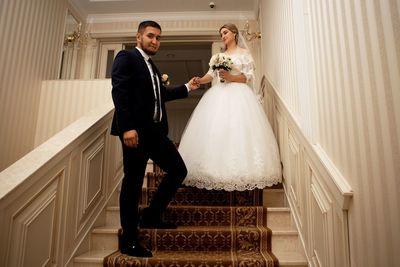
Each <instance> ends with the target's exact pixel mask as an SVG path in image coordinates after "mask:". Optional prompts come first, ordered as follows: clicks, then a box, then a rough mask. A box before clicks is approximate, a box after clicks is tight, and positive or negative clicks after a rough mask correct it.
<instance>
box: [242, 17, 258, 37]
mask: <svg viewBox="0 0 400 267" xmlns="http://www.w3.org/2000/svg"><path fill="white" fill-rule="evenodd" d="M242 34H243V37H244V38H245V39H246V40H247V41H251V40H253V39H261V32H250V25H249V21H248V20H247V21H246V24H245V25H244V30H243V31H242Z"/></svg>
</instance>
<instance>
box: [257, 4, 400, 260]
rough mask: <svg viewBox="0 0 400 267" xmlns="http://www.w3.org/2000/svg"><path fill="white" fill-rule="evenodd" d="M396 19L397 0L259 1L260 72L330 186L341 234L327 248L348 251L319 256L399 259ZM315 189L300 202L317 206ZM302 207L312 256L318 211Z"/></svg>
mask: <svg viewBox="0 0 400 267" xmlns="http://www.w3.org/2000/svg"><path fill="white" fill-rule="evenodd" d="M399 25H400V3H399V1H392V0H382V1H372V0H367V1H359V0H349V1H320V0H304V1H297V0H266V1H260V27H261V32H262V36H263V38H262V43H261V50H262V52H263V53H262V59H263V60H262V61H263V62H262V65H263V66H264V69H263V71H264V73H263V74H264V75H265V76H266V78H267V80H268V81H269V83H270V84H271V86H272V88H273V91H274V92H275V96H274V97H275V101H277V102H278V104H277V106H278V110H279V111H278V112H279V113H276V116H279V117H278V119H279V121H282V122H285V121H287V122H288V126H287V127H288V131H291V134H293V135H294V136H296V138H297V140H298V141H299V144H300V151H302V150H303V149H304V155H303V156H304V158H303V156H302V154H301V153H300V161H301V164H300V165H301V166H304V169H305V170H307V164H309V165H311V167H312V172H313V175H314V176H313V177H316V178H315V179H316V180H318V181H319V182H320V184H321V185H323V187H324V188H326V190H327V192H329V195H330V197H331V199H332V201H333V202H332V206H333V210H334V212H333V214H335V215H334V216H333V217H332V218H335V216H338V218H336V219H332V220H333V222H330V223H332V224H334V227H333V229H336V230H337V231H338V232H341V233H342V234H343V235H342V236H341V237H340V238H339V240H338V241H337V242H338V243H336V239H334V240H329V242H334V243H332V244H329V249H330V252H329V253H331V252H332V251H334V252H333V253H334V254H335V257H334V258H337V257H341V258H340V260H342V261H341V262H332V261H331V260H326V259H325V256H326V255H330V254H327V253H328V251H324V252H322V251H323V249H324V248H318V249H319V253H320V255H319V256H320V258H319V260H320V261H317V260H316V261H315V264H317V262H318V264H322V265H324V264H325V265H326V264H328V265H329V266H357V267H358V266H362V267H370V266H371V267H375V266H400V253H398V251H399V249H400V238H398V237H399V236H400V228H399V227H398V226H399V225H400V184H399V179H398V174H399V173H400V105H399V103H400V42H399V41H398V40H400V27H399ZM279 129H285V127H284V126H283V127H282V126H281V125H279ZM279 139H281V140H280V147H281V151H282V150H283V151H282V156H283V162H284V175H285V182H286V181H293V178H291V177H290V178H289V177H286V176H287V175H290V174H291V173H293V172H292V170H290V171H288V170H285V168H289V166H291V165H290V164H291V163H290V162H288V160H289V157H287V155H288V154H287V153H288V152H287V151H286V150H288V151H290V148H289V147H288V144H287V143H281V141H282V140H283V141H285V140H287V139H286V138H285V137H284V138H279ZM282 147H283V148H282ZM289 154H290V153H289ZM300 171H302V170H300ZM316 172H317V174H316ZM300 179H304V180H305V179H308V178H307V175H305V174H304V173H302V174H301V178H300ZM286 186H288V187H287V188H288V189H289V188H290V187H289V186H291V184H286ZM296 186H298V184H297V185H296ZM302 187H303V186H302ZM309 190H310V184H309V182H307V181H306V182H305V183H304V188H301V189H300V191H301V195H302V194H305V195H306V197H305V198H304V200H302V201H303V202H305V203H302V204H300V207H301V206H303V207H306V208H309V209H310V208H311V202H310V201H311V198H310V194H311V193H310V192H309ZM351 195H352V198H350V196H351ZM292 205H293V206H294V208H296V205H295V203H292ZM294 214H296V213H294ZM300 216H301V217H299V218H297V220H298V221H303V222H304V223H305V227H306V228H305V229H304V231H303V230H301V231H300V232H301V235H302V236H303V241H304V242H305V247H306V249H307V255H308V257H309V260H310V264H313V263H312V261H311V257H312V255H314V252H313V251H312V250H311V249H312V248H311V247H310V244H312V243H313V240H312V238H313V236H312V233H313V229H314V228H312V226H311V225H310V223H309V222H311V221H312V218H311V217H310V216H309V215H308V214H304V215H303V214H301V215H300ZM307 229H308V230H307ZM315 230H316V229H315ZM346 232H347V233H346ZM310 238H311V239H310ZM320 245H321V246H322V245H323V244H320ZM341 248H344V250H342V249H341ZM317 251H318V250H317ZM315 259H317V258H315ZM332 264H339V265H332Z"/></svg>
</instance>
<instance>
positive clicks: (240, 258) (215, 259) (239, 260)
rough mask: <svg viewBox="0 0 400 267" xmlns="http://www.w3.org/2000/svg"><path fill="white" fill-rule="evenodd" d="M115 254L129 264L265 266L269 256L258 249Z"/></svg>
mask: <svg viewBox="0 0 400 267" xmlns="http://www.w3.org/2000/svg"><path fill="white" fill-rule="evenodd" d="M115 256H116V257H117V258H118V259H119V262H124V264H127V266H234V265H235V266H265V258H264V257H266V258H269V257H268V255H267V254H265V253H260V252H258V251H251V252H248V251H246V252H240V251H238V252H231V251H154V252H153V257H152V258H136V257H129V256H126V255H123V254H119V252H116V255H115ZM114 260H115V258H114Z"/></svg>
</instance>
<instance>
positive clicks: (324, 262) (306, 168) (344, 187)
mask: <svg viewBox="0 0 400 267" xmlns="http://www.w3.org/2000/svg"><path fill="white" fill-rule="evenodd" d="M266 82H267V83H268V84H269V85H267V86H266V88H268V89H267V92H266V95H267V96H269V97H272V98H273V99H272V100H271V99H266V101H267V103H275V106H274V107H275V108H276V110H275V111H274V112H273V114H275V119H276V121H277V122H278V123H277V124H276V126H277V127H278V128H279V135H278V142H279V147H280V151H281V160H282V163H283V174H284V187H285V192H286V194H287V195H288V200H289V205H290V207H291V209H292V211H293V212H292V214H293V216H294V220H295V223H296V226H297V228H298V229H299V232H300V235H301V240H302V242H303V245H304V247H305V250H306V253H307V256H308V259H309V263H310V265H311V266H321V267H322V266H339V265H335V264H336V263H338V262H340V263H341V264H344V265H340V266H350V265H349V262H350V261H349V257H350V254H349V246H348V240H349V239H348V221H347V212H348V209H349V208H350V206H349V204H350V203H351V198H352V196H353V191H352V188H351V187H350V185H349V184H348V182H347V181H346V179H345V178H344V177H343V176H342V175H341V174H340V172H338V170H337V169H336V168H334V166H333V163H332V161H331V160H330V159H329V158H327V157H323V156H321V155H322V152H321V151H319V150H318V148H317V146H316V145H313V144H311V143H310V142H309V140H308V139H307V138H306V136H305V135H304V134H303V133H302V130H301V126H300V124H299V123H298V121H297V120H296V118H295V117H293V116H292V114H291V113H290V112H289V109H288V106H287V103H285V102H284V101H283V99H282V97H281V96H280V94H279V93H278V92H277V90H275V88H274V87H273V85H272V84H270V83H269V81H268V80H267V81H266ZM333 233H336V234H335V235H333ZM337 256H340V257H341V258H340V260H337V259H335V258H336V257H337Z"/></svg>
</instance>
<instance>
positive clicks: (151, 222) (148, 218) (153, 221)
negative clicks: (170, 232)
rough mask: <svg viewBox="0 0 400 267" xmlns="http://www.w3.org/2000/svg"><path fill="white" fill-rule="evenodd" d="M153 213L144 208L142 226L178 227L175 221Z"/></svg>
mask: <svg viewBox="0 0 400 267" xmlns="http://www.w3.org/2000/svg"><path fill="white" fill-rule="evenodd" d="M150 214H151V213H150V212H149V210H148V209H147V208H146V209H144V210H143V215H142V220H141V221H140V228H146V229H176V225H175V224H174V223H170V222H166V221H163V220H161V218H160V217H159V216H154V215H150Z"/></svg>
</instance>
